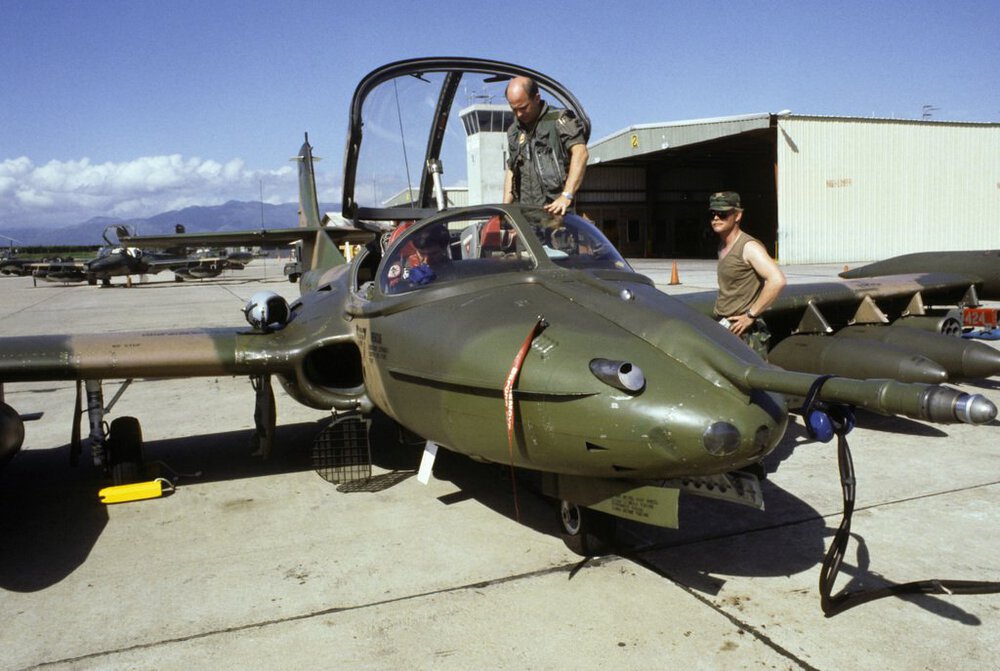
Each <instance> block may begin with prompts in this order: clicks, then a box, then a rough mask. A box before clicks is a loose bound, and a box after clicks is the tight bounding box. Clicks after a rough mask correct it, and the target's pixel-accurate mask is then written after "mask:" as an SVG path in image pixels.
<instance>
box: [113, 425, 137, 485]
mask: <svg viewBox="0 0 1000 671" xmlns="http://www.w3.org/2000/svg"><path fill="white" fill-rule="evenodd" d="M104 449H105V450H106V451H107V455H108V456H107V463H108V468H109V469H110V471H111V479H112V481H113V483H114V484H115V485H122V484H126V483H129V482H137V481H139V479H140V478H141V476H142V427H141V426H140V425H139V420H138V419H136V418H135V417H128V416H126V417H118V418H117V419H115V420H114V421H113V422H111V426H110V427H109V428H108V442H107V443H105V445H104Z"/></svg>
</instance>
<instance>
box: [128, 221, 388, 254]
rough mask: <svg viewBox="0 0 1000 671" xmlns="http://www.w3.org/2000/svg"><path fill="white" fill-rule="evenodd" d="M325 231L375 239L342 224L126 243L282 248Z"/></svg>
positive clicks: (153, 246) (137, 239)
mask: <svg viewBox="0 0 1000 671" xmlns="http://www.w3.org/2000/svg"><path fill="white" fill-rule="evenodd" d="M317 233H324V234H326V235H328V236H331V237H333V238H335V239H336V240H337V241H346V242H364V241H367V240H369V239H371V236H372V234H371V232H369V231H364V230H361V229H345V228H340V227H326V226H308V227H299V226H296V227H294V228H274V229H259V230H245V231H223V232H218V233H175V234H169V235H138V236H133V237H128V238H125V242H127V243H128V244H130V245H136V246H139V247H144V248H151V249H192V248H197V247H241V246H247V247H280V246H284V245H290V244H292V243H293V242H297V241H299V240H302V239H304V238H307V237H315V236H316V234H317Z"/></svg>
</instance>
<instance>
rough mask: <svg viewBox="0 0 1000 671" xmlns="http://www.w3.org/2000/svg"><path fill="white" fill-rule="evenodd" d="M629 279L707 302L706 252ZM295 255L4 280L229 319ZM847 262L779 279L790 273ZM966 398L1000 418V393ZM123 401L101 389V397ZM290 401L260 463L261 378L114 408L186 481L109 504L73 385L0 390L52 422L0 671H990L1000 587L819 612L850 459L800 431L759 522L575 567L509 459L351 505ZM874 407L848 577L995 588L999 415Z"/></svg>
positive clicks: (394, 483) (83, 322) (551, 516)
mask: <svg viewBox="0 0 1000 671" xmlns="http://www.w3.org/2000/svg"><path fill="white" fill-rule="evenodd" d="M851 265H854V264H851ZM636 266H637V268H638V269H639V270H640V272H645V273H647V274H649V275H651V276H652V277H653V278H654V279H655V280H656V281H657V282H658V283H659V284H660V285H661V288H662V289H664V290H665V291H668V292H683V291H691V290H701V289H714V288H715V277H714V267H715V266H714V262H711V261H683V260H682V261H679V262H678V266H679V275H680V280H681V283H682V284H680V285H678V286H668V284H667V283H668V282H669V277H670V269H671V266H670V261H639V262H636ZM280 268H281V263H280V262H277V261H274V260H271V261H269V262H267V263H266V264H262V263H261V262H260V261H255V262H254V263H253V264H252V265H250V266H249V267H248V268H247V269H246V270H245V271H242V272H239V273H232V274H229V275H226V276H224V277H223V278H219V279H216V280H206V281H202V282H186V283H183V284H176V283H174V282H173V281H170V280H169V279H167V275H165V274H164V275H163V276H153V277H151V278H150V279H151V280H152V281H150V282H149V283H136V284H135V286H133V287H132V288H131V289H125V288H107V289H105V288H99V287H89V286H85V285H84V286H61V285H48V284H46V285H41V284H40V285H39V286H38V287H33V286H32V282H31V278H16V277H15V278H8V277H4V278H0V316H2V318H3V322H2V323H3V335H32V334H46V333H74V332H89V331H120V330H134V329H161V328H181V327H185V326H191V325H198V326H202V325H204V326H225V325H233V326H238V325H242V324H243V323H244V322H243V316H242V314H241V308H242V306H243V303H244V301H245V300H246V299H247V298H249V296H250V295H251V294H253V293H254V292H255V291H257V290H259V289H262V288H269V289H273V290H275V291H278V292H280V293H282V294H284V295H286V296H288V297H290V298H291V297H294V296H295V295H297V286H295V285H291V284H289V283H288V282H287V281H285V280H284V278H283V277H282V276H281V274H280ZM842 268H843V264H835V265H826V266H786V267H785V268H784V270H785V271H786V274H787V275H788V277H789V279H790V281H792V282H801V281H816V280H819V279H829V278H833V277H834V276H835V274H836V272H837V271H839V270H841V269H842ZM118 282H119V283H120V280H119V281H118ZM994 346H995V345H994ZM956 386H959V387H961V388H963V389H965V390H968V391H973V392H979V393H983V394H985V395H986V396H987V397H989V398H990V399H992V400H993V401H994V402H995V403H998V404H1000V381H998V379H997V378H993V379H991V380H979V381H975V382H972V383H967V384H961V385H956ZM117 387H118V385H117V383H116V382H114V381H106V382H105V386H104V395H105V402H106V403H107V402H109V401H110V400H111V397H112V396H113V395H114V393H115V391H116V389H117ZM275 391H276V394H277V408H278V418H279V429H278V436H277V445H276V448H275V451H274V453H273V454H272V455H271V457H270V458H269V459H267V460H263V459H260V458H257V457H253V456H251V455H250V450H249V448H248V438H249V434H250V431H251V430H252V427H253V399H254V395H253V391H252V389H251V387H250V384H249V382H248V381H247V380H246V379H243V378H226V377H218V378H214V377H213V378H203V379H194V380H168V381H141V380H137V381H136V382H135V383H134V384H132V385H131V386H130V387H129V388H128V389H127V390H126V391H125V393H124V394H123V395H122V396H121V398H120V399H119V400H118V401H117V403H116V404H115V406H114V408H113V411H112V414H111V415H110V416H109V420H110V419H113V418H114V417H117V416H122V415H134V416H136V417H138V418H139V419H140V420H141V422H142V429H143V437H144V440H145V452H146V456H147V459H149V460H153V461H162V462H164V463H166V464H168V465H169V467H170V468H172V469H174V470H175V471H177V472H180V473H183V474H187V475H182V476H180V477H175V476H170V475H169V474H168V471H166V469H165V467H161V469H162V472H163V473H164V475H167V476H168V477H171V479H173V480H175V481H176V485H177V488H176V491H175V492H173V493H172V494H170V495H168V496H164V497H162V498H158V499H152V500H147V501H140V502H134V503H127V504H119V505H114V506H103V505H101V504H100V503H98V501H97V491H98V489H100V488H101V487H103V486H104V485H105V484H106V483H105V482H104V481H103V480H102V477H101V474H100V472H99V471H98V470H97V469H95V468H93V467H92V466H89V465H88V463H87V459H88V458H89V454H88V453H87V451H86V450H85V451H84V459H83V462H84V463H82V464H81V465H80V467H77V468H70V467H69V466H68V459H69V457H68V448H67V445H68V443H69V437H70V428H71V423H72V420H73V402H74V385H73V384H72V383H67V382H51V383H37V384H15V385H7V387H6V389H5V396H6V401H7V403H9V404H10V405H12V406H13V407H14V408H16V409H17V410H18V411H19V412H21V413H23V414H26V413H32V412H42V413H44V415H43V417H42V418H41V419H40V420H38V421H33V422H30V423H28V424H27V425H26V427H27V428H26V434H27V436H26V439H25V449H24V450H22V452H21V453H20V454H18V456H17V457H16V458H15V459H14V460H13V461H12V462H11V464H10V465H9V466H8V468H7V469H5V471H3V472H2V473H0V622H2V623H3V625H2V630H0V631H2V633H0V668H3V669H26V668H41V669H158V670H162V669H192V668H195V669H198V668H212V669H220V670H222V669H247V668H253V669H293V668H294V669H313V668H336V669H341V668H350V669H353V668H357V669H389V668H417V669H419V668H430V667H433V668H436V669H468V668H495V669H527V668H531V669H565V668H573V669H609V668H621V669H628V668H681V669H724V670H728V669H822V670H824V671H827V670H830V671H832V670H835V669H851V670H858V669H879V670H881V671H886V670H894V669H900V670H903V669H906V670H912V669H943V668H948V669H955V670H958V669H970V670H971V669H977V670H978V669H984V668H995V666H996V651H997V650H1000V595H972V596H938V595H920V596H907V597H903V598H887V599H882V600H879V601H874V602H871V603H868V604H865V605H862V606H859V607H857V608H854V609H852V610H848V611H846V612H844V613H842V614H840V615H837V616H835V617H833V618H825V617H824V616H823V614H822V612H821V610H820V605H819V595H818V591H817V583H818V579H819V573H820V565H821V562H822V559H823V555H824V553H825V550H826V548H827V547H828V546H829V543H830V540H831V538H832V536H833V534H834V532H835V531H836V529H837V526H838V524H839V523H840V515H841V509H842V503H841V487H840V482H839V476H838V470H837V455H836V448H835V447H834V444H833V443H831V444H825V445H824V444H819V443H815V442H811V441H810V440H809V439H808V438H807V437H806V435H805V431H804V430H803V428H802V426H801V423H800V422H799V423H796V424H794V425H792V426H790V428H789V431H788V433H787V435H786V437H785V440H784V441H783V442H782V444H781V445H780V446H779V448H778V449H777V450H776V451H775V452H774V453H773V454H772V455H771V456H770V457H769V458H768V459H767V462H766V466H767V469H768V471H769V474H768V479H767V480H766V481H765V482H764V494H765V501H766V505H767V510H766V511H763V512H761V511H756V510H752V509H747V508H743V507H740V506H736V505H732V504H724V503H720V502H715V501H711V500H708V499H701V498H696V497H686V498H685V497H682V505H681V521H682V525H683V528H682V529H680V530H677V531H669V530H660V529H654V528H650V527H645V526H641V525H631V524H626V525H623V527H622V528H621V529H620V532H619V535H620V537H621V538H620V539H621V541H622V542H623V544H624V545H626V546H629V547H632V548H634V549H633V550H631V551H628V552H623V555H624V556H609V557H605V558H602V559H598V560H590V561H581V560H580V559H579V558H578V557H577V556H576V555H574V554H572V553H571V552H569V550H567V549H566V548H565V547H564V545H563V543H562V542H561V541H560V539H559V536H558V530H557V525H556V512H555V508H554V506H553V505H552V503H551V502H549V501H546V500H544V499H542V498H541V497H539V496H538V495H536V494H534V493H533V492H532V491H531V490H530V489H528V488H527V487H524V486H523V485H522V486H521V487H515V486H514V483H512V482H511V480H510V478H509V477H508V476H507V475H506V474H505V472H504V469H502V468H500V467H497V466H491V465H481V464H473V463H471V462H469V461H467V460H465V459H463V458H461V457H457V456H454V455H447V456H451V458H446V459H444V460H442V461H439V464H438V466H439V468H438V469H436V472H435V478H434V479H432V480H431V482H430V483H429V484H428V485H427V486H424V485H421V484H419V483H418V482H417V480H416V478H414V477H410V476H411V475H412V473H413V469H415V467H416V458H417V455H416V453H415V452H412V451H404V452H402V453H399V451H398V450H397V451H396V453H382V452H383V451H380V449H379V446H378V445H376V446H375V447H374V449H375V451H376V454H377V459H378V461H377V463H379V464H381V466H382V468H379V469H377V471H378V472H379V473H380V474H382V477H381V478H380V479H379V480H378V481H377V482H378V484H379V485H381V486H378V487H375V486H373V487H371V488H370V489H371V490H372V491H364V492H350V493H348V492H342V491H338V489H337V487H335V486H334V485H331V484H330V483H328V482H327V481H325V480H323V479H322V478H321V477H320V476H319V475H318V474H317V473H316V472H315V471H314V469H313V467H312V463H311V455H310V444H311V439H312V436H313V435H314V434H315V432H316V431H317V430H318V429H319V428H320V427H321V426H322V423H323V421H324V420H325V419H326V418H327V416H326V415H325V414H324V413H322V412H318V411H315V410H311V409H309V408H305V407H302V406H300V405H298V404H296V403H295V402H294V401H292V400H291V399H290V398H289V397H288V396H287V395H285V393H284V391H283V390H282V389H281V388H280V386H279V385H275ZM858 420H859V421H858V427H857V428H856V429H855V430H854V432H853V433H852V434H851V435H850V443H851V447H852V449H853V452H854V463H855V468H856V472H857V478H858V501H857V511H856V514H855V517H854V525H853V538H852V544H851V546H850V548H849V550H848V554H847V557H846V559H845V564H844V568H843V573H842V575H841V579H840V580H839V581H838V588H842V587H844V586H847V587H849V588H851V589H857V588H861V587H877V586H882V585H885V584H888V583H902V582H907V581H910V580H917V579H925V578H941V579H965V580H981V579H982V580H1000V560H998V556H1000V540H998V538H997V534H996V529H997V524H998V521H1000V516H998V513H997V511H998V509H1000V456H998V452H997V435H998V433H997V432H998V427H1000V424H998V423H996V422H994V423H993V425H990V426H985V427H971V426H965V425H956V426H936V425H930V424H925V423H921V422H916V421H911V420H907V419H895V418H885V417H881V416H877V415H872V414H867V413H862V414H860V416H859V418H858ZM84 432H85V433H86V430H85V431H84ZM196 473H197V474H196ZM514 496H517V499H518V502H519V507H520V520H519V521H518V520H516V519H515V513H514V505H513V502H514Z"/></svg>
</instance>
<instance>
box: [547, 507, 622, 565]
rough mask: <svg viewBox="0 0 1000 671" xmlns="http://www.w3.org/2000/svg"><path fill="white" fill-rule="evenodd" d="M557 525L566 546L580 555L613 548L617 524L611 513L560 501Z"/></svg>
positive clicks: (589, 555) (592, 554)
mask: <svg viewBox="0 0 1000 671" xmlns="http://www.w3.org/2000/svg"><path fill="white" fill-rule="evenodd" d="M559 526H560V529H561V531H562V539H563V542H564V543H565V544H566V547H568V548H569V549H570V550H572V551H573V552H575V553H576V554H578V555H580V556H582V557H597V556H600V555H606V554H610V553H611V552H612V551H613V549H614V538H615V530H616V528H617V526H618V525H617V518H616V517H614V516H612V515H608V514H606V513H602V512H599V511H597V510H591V509H590V508H585V507H583V506H578V505H577V504H575V503H571V502H569V501H560V503H559Z"/></svg>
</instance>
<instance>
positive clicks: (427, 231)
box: [380, 214, 535, 294]
mask: <svg viewBox="0 0 1000 671" xmlns="http://www.w3.org/2000/svg"><path fill="white" fill-rule="evenodd" d="M394 238H398V239H397V240H395V241H394V244H392V245H391V246H390V248H389V250H388V252H387V254H386V260H385V262H384V263H383V264H382V274H381V277H380V284H381V288H382V292H383V293H386V294H399V293H404V292H408V291H414V290H417V289H423V288H426V287H432V286H433V287H437V286H441V285H442V284H445V283H448V282H454V281H456V280H468V279H472V278H478V277H485V276H487V275H497V274H500V273H510V272H518V271H523V270H530V269H532V268H534V267H535V262H534V258H533V257H532V255H531V254H530V252H528V250H527V248H526V247H525V245H524V241H523V240H521V239H520V238H519V237H518V234H517V230H516V229H515V228H514V226H513V225H512V224H511V222H510V221H509V220H508V219H507V218H506V217H505V216H503V215H500V214H492V215H482V216H464V217H460V218H455V219H448V220H445V221H436V222H434V223H432V224H430V225H427V226H419V227H406V225H405V224H401V225H400V227H399V228H398V229H397V232H396V233H395V234H394Z"/></svg>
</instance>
